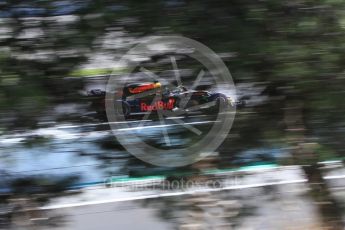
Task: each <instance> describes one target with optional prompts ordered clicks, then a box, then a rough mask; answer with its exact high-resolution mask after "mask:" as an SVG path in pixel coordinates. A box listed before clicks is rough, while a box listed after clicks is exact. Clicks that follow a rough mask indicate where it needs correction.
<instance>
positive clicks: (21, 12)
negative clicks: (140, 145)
mask: <svg viewBox="0 0 345 230" xmlns="http://www.w3.org/2000/svg"><path fill="white" fill-rule="evenodd" d="M344 34H345V2H343V1H341V0H290V1H275V0H256V1H254V0H250V1H249V0H224V1H223V0H217V1H210V0H209V1H206V0H199V1H185V0H148V1H131V0H127V1H106V0H104V1H102V0H94V1H88V0H86V1H77V0H75V1H73V0H61V1H54V0H50V1H47V0H36V1H34V0H28V1H16V0H0V228H3V229H53V228H55V229H96V228H103V229H111V228H112V229H113V228H119V229H142V228H150V229H344V226H345V225H344V218H345V214H344V212H345V206H344V205H345V204H344V201H345V187H344V186H345V169H344V162H345V161H344V157H345V152H344V151H345V148H344V147H345V145H344V137H345V118H344V112H345V106H344V103H343V102H344V98H345V91H344V87H343V86H344V85H345V68H344V64H345V52H344V51H345V38H344ZM159 35H176V36H185V37H188V38H192V39H195V40H197V41H199V42H201V43H203V44H204V45H206V46H208V47H209V48H211V49H212V50H213V51H215V52H216V53H217V54H218V55H219V56H220V57H221V58H222V60H223V61H224V62H225V64H226V65H227V67H228V68H229V70H230V71H231V74H232V76H233V80H234V82H235V85H236V94H235V93H234V92H232V95H231V96H232V100H233V101H234V104H235V106H236V107H237V114H236V117H235V120H234V124H233V126H232V130H231V132H230V133H229V134H228V136H227V138H226V140H225V141H224V142H223V144H222V145H221V146H220V147H219V148H218V149H217V150H216V151H215V152H214V153H213V154H211V155H210V156H209V157H207V158H205V159H204V160H202V161H199V162H197V163H195V164H192V165H189V166H185V167H182V168H164V167H157V166H153V165H150V164H148V163H145V162H142V161H140V160H138V159H137V158H135V157H134V156H132V155H130V154H129V153H128V152H126V151H125V149H124V148H123V147H122V146H121V145H120V144H119V143H118V142H117V141H116V138H115V137H114V136H113V135H112V133H111V131H110V130H109V125H108V123H107V119H106V117H105V116H104V111H100V109H99V108H98V107H97V105H96V107H95V101H94V100H95V99H94V97H92V98H90V97H89V92H90V91H92V90H94V89H100V90H104V89H105V84H106V82H107V80H108V78H109V75H110V73H113V74H115V75H116V76H117V77H119V78H121V76H122V74H123V72H124V69H123V67H122V66H118V65H117V61H118V60H119V58H120V57H121V56H122V55H123V54H125V53H126V52H127V51H128V50H129V49H130V48H131V47H133V46H134V45H136V44H138V43H139V42H141V41H142V40H143V39H144V38H147V37H152V36H159ZM133 59H135V61H136V62H137V63H140V64H142V65H144V66H145V67H147V68H150V70H152V71H154V72H155V73H157V74H159V75H160V76H164V78H167V79H169V78H170V77H172V76H173V74H174V73H173V71H171V67H162V63H163V64H164V63H165V62H164V60H165V57H164V54H160V56H158V57H157V55H156V56H152V57H149V58H146V59H140V58H136V57H133ZM177 62H178V64H179V67H180V75H181V77H182V80H183V79H190V78H191V76H194V77H195V76H196V75H195V73H197V72H196V70H197V69H198V70H199V67H198V65H197V64H195V63H194V62H193V61H190V60H186V59H185V58H184V57H183V56H179V58H178V59H177ZM207 79H208V78H205V81H206V82H203V87H204V88H205V89H209V88H210V86H211V85H212V81H208V80H207ZM218 90H219V89H218ZM186 119H187V120H186V121H188V122H190V123H198V127H199V128H200V129H207V125H205V124H207V122H205V121H209V120H212V119H211V118H210V116H208V115H207V116H195V117H189V118H186ZM128 122H130V123H131V124H133V125H135V119H132V120H130V121H128ZM156 123H157V122H156V121H154V120H149V121H148V122H147V124H146V126H148V127H146V129H145V130H146V131H145V132H144V135H145V136H150V135H153V136H154V138H152V139H151V141H153V142H159V141H160V139H159V137H157V135H156V134H155V132H157V128H156V127H155V126H156ZM152 127H153V128H152ZM139 131H141V130H139ZM171 131H172V132H174V135H175V137H176V138H175V143H176V145H181V143H184V141H185V140H186V139H188V138H189V137H190V135H191V134H190V133H189V134H188V133H184V132H185V130H183V129H181V128H179V127H176V128H172V130H171ZM158 136H159V135H158ZM171 157H174V156H171ZM105 181H107V182H108V183H104V182H105ZM172 181H175V182H177V184H178V185H179V186H177V187H176V186H175V188H173V189H172V188H171V186H165V185H166V184H167V183H168V184H169V183H171V182H172ZM189 181H192V182H193V183H200V184H202V185H203V186H192V187H189V188H188V189H185V188H181V187H182V186H181V185H183V184H185V183H188V182H189ZM205 181H213V182H216V185H215V184H213V186H210V183H205ZM109 182H110V183H109ZM133 184H134V186H133ZM195 187H197V188H195Z"/></svg>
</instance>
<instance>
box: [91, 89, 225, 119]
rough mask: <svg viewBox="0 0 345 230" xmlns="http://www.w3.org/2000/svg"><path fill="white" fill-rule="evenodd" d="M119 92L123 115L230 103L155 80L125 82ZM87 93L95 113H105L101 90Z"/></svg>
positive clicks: (209, 108) (214, 107)
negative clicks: (166, 85) (157, 98)
mask: <svg viewBox="0 0 345 230" xmlns="http://www.w3.org/2000/svg"><path fill="white" fill-rule="evenodd" d="M157 93H159V94H160V95H161V97H160V98H159V100H156V99H155V97H156V95H157ZM121 94H122V95H121V104H122V113H123V115H125V116H130V115H134V114H144V113H148V112H150V113H152V112H153V113H154V112H157V111H158V110H166V111H177V110H180V111H181V110H183V111H184V112H182V113H188V112H190V111H191V110H193V111H196V110H198V111H202V112H208V113H213V112H214V113H218V111H219V108H220V105H221V104H222V105H224V106H227V105H229V104H230V103H229V102H228V99H227V97H226V96H225V95H224V94H221V93H211V92H208V91H203V90H188V89H187V88H186V87H184V86H177V87H173V88H168V87H164V88H163V87H162V85H161V84H160V83H159V82H145V83H131V84H127V85H126V86H125V87H124V88H123V90H122V93H121ZM88 95H89V96H90V97H92V98H93V100H92V107H93V108H94V109H95V110H96V111H97V112H98V113H105V92H104V91H102V90H98V89H97V90H91V91H90V92H89V93H88ZM191 108H192V109H191Z"/></svg>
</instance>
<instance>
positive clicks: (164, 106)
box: [140, 98, 175, 112]
mask: <svg viewBox="0 0 345 230" xmlns="http://www.w3.org/2000/svg"><path fill="white" fill-rule="evenodd" d="M174 104H175V99H172V98H171V99H169V101H168V102H163V101H157V102H156V103H154V104H153V105H151V104H149V105H148V104H146V103H145V102H143V103H140V109H141V111H143V112H147V111H157V110H158V109H160V110H172V109H173V108H174Z"/></svg>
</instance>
